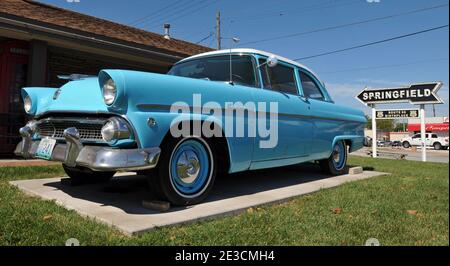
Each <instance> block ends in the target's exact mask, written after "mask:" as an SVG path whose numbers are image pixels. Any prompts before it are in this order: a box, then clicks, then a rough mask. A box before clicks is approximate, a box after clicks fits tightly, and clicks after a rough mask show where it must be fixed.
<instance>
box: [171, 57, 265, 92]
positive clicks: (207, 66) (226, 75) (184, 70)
mask: <svg viewBox="0 0 450 266" xmlns="http://www.w3.org/2000/svg"><path fill="white" fill-rule="evenodd" d="M231 59H232V60H231V61H232V62H233V63H232V73H233V75H232V76H233V83H235V84H240V85H244V86H251V87H257V82H256V78H255V68H254V64H253V60H252V58H251V57H250V56H248V55H233V56H232V57H231ZM167 74H168V75H174V76H180V77H187V78H196V79H205V80H211V81H224V82H228V81H230V56H228V55H224V56H214V57H204V58H198V59H193V60H189V61H186V62H181V63H179V64H176V65H174V66H173V67H172V69H171V70H170V71H169V72H168V73H167Z"/></svg>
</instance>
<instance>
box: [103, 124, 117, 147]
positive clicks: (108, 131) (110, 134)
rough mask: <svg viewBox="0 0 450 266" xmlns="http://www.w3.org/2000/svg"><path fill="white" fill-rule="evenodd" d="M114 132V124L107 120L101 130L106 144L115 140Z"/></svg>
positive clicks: (115, 129)
mask: <svg viewBox="0 0 450 266" xmlns="http://www.w3.org/2000/svg"><path fill="white" fill-rule="evenodd" d="M116 131H117V128H116V125H115V123H114V122H113V121H111V120H109V121H108V122H106V123H105V125H104V126H103V127H102V130H101V133H102V138H103V139H104V140H105V141H106V142H110V141H112V140H114V139H115V135H116Z"/></svg>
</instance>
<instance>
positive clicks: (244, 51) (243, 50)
mask: <svg viewBox="0 0 450 266" xmlns="http://www.w3.org/2000/svg"><path fill="white" fill-rule="evenodd" d="M230 52H231V53H238V54H239V53H242V54H258V55H262V56H266V57H269V56H275V57H276V58H277V59H278V60H280V61H283V62H285V63H288V64H291V65H295V66H297V67H301V68H303V69H305V70H307V71H309V72H311V74H313V75H314V76H316V78H317V79H319V76H318V75H317V74H316V73H314V71H312V70H311V69H310V68H308V67H307V66H305V65H303V64H300V63H299V62H296V61H293V60H291V59H288V58H286V57H283V56H279V55H276V54H273V53H269V52H265V51H261V50H257V49H251V48H235V49H224V50H216V51H211V52H206V53H201V54H196V55H193V56H190V57H187V58H184V59H182V60H180V61H179V62H178V63H181V62H184V61H188V60H191V59H196V58H201V57H205V56H211V55H225V54H229V53H230ZM319 81H321V79H319Z"/></svg>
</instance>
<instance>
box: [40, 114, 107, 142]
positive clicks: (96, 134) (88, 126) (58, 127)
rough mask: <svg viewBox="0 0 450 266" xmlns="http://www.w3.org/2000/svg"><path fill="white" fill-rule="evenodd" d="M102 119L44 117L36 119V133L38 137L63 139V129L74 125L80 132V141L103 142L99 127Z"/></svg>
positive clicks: (101, 124) (100, 127) (102, 121)
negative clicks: (39, 119)
mask: <svg viewBox="0 0 450 266" xmlns="http://www.w3.org/2000/svg"><path fill="white" fill-rule="evenodd" d="M105 121H106V120H104V119H76V118H70V119H60V118H58V119H51V118H49V119H44V120H41V121H38V126H37V134H38V135H39V137H50V138H54V139H64V135H63V133H64V130H65V129H66V128H69V127H75V128H76V129H77V130H78V132H79V133H80V140H81V141H91V142H104V140H103V138H102V134H101V129H102V127H103V124H104V123H105Z"/></svg>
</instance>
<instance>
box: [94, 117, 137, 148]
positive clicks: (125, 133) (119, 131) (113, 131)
mask: <svg viewBox="0 0 450 266" xmlns="http://www.w3.org/2000/svg"><path fill="white" fill-rule="evenodd" d="M101 134H102V138H103V140H104V141H106V142H110V143H112V142H115V141H117V140H120V139H128V138H130V136H131V132H130V129H129V128H128V126H127V124H126V122H125V121H123V120H122V119H120V118H118V117H112V118H110V119H109V120H108V121H106V123H105V124H104V125H103V127H102V130H101Z"/></svg>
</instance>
